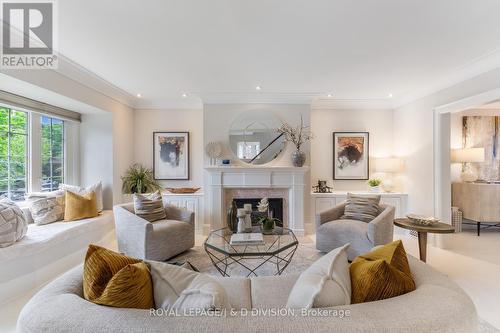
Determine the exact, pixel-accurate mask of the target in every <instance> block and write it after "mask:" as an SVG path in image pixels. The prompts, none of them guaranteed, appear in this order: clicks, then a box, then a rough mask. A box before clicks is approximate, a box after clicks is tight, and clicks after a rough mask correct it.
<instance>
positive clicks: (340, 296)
mask: <svg viewBox="0 0 500 333" xmlns="http://www.w3.org/2000/svg"><path fill="white" fill-rule="evenodd" d="M348 247H349V244H346V245H344V246H342V247H339V248H336V249H334V250H332V251H330V252H329V253H327V254H325V255H324V256H323V257H321V258H319V259H318V260H316V261H315V262H314V263H313V264H312V265H311V266H310V267H309V268H308V269H306V270H305V271H304V272H302V274H300V276H299V278H298V280H297V282H295V285H294V286H293V288H292V291H291V293H290V296H289V297H288V301H287V303H286V306H287V308H291V309H310V308H326V307H331V306H337V305H347V304H350V303H351V277H350V274H349V262H348V261H347V248H348Z"/></svg>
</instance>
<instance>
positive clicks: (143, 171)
mask: <svg viewBox="0 0 500 333" xmlns="http://www.w3.org/2000/svg"><path fill="white" fill-rule="evenodd" d="M159 189H161V186H160V184H158V182H157V181H156V180H155V179H154V177H153V171H152V170H151V169H149V168H146V167H145V166H143V165H141V164H138V163H135V164H132V165H131V166H130V167H129V168H128V169H127V171H126V172H125V175H124V176H123V177H122V192H123V193H124V194H132V193H152V192H155V191H157V190H159Z"/></svg>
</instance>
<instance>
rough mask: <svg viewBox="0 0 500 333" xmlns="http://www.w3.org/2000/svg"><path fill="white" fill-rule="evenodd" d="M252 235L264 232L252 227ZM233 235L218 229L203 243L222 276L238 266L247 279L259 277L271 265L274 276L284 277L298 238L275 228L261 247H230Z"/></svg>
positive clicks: (288, 231) (288, 230) (285, 230)
mask: <svg viewBox="0 0 500 333" xmlns="http://www.w3.org/2000/svg"><path fill="white" fill-rule="evenodd" d="M252 232H261V228H260V227H253V230H252ZM232 234H233V232H232V231H231V230H230V229H229V228H222V229H217V230H214V231H212V232H210V234H209V235H208V238H207V240H206V241H205V243H204V248H205V251H206V253H207V255H208V256H209V257H210V260H211V261H212V264H213V265H214V266H215V268H216V269H217V270H218V271H219V273H220V274H221V275H222V276H230V273H231V268H232V267H233V266H235V265H238V266H239V268H240V270H243V272H244V274H245V273H246V274H247V275H246V276H251V275H253V276H258V275H257V272H258V271H259V270H260V269H262V270H263V269H264V268H266V267H267V268H269V266H270V265H271V266H272V268H273V271H274V274H275V275H281V273H283V271H284V270H285V268H286V267H287V266H288V264H289V263H290V261H291V260H292V258H293V255H294V254H295V251H296V250H297V246H298V244H299V242H298V240H297V237H295V234H294V233H293V231H292V230H290V229H288V228H282V227H276V228H275V229H274V230H273V231H272V232H269V233H265V234H264V235H263V238H264V244H262V245H231V243H230V242H231V236H232Z"/></svg>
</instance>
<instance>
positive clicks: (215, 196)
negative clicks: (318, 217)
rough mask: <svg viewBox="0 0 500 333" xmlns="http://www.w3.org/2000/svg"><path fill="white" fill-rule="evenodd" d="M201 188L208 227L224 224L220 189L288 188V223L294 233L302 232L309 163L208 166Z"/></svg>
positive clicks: (222, 192) (222, 200)
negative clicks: (295, 164)
mask: <svg viewBox="0 0 500 333" xmlns="http://www.w3.org/2000/svg"><path fill="white" fill-rule="evenodd" d="M205 171H206V173H207V184H206V185H207V186H206V188H205V191H206V192H207V193H206V196H205V200H206V204H207V211H206V213H207V216H205V217H206V218H208V220H209V222H210V228H211V229H218V228H222V227H224V226H225V224H226V221H225V220H226V212H225V211H224V189H226V188H233V189H234V188H242V189H244V188H252V189H259V188H262V189H268V188H279V189H288V200H289V205H288V227H289V228H290V229H292V230H293V231H294V232H295V233H296V234H297V235H303V234H304V194H305V192H304V189H305V184H306V174H307V173H308V172H309V167H300V168H296V167H287V166H283V167H282V166H255V167H245V166H241V167H240V166H208V167H205Z"/></svg>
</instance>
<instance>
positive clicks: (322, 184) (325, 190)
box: [313, 180, 333, 193]
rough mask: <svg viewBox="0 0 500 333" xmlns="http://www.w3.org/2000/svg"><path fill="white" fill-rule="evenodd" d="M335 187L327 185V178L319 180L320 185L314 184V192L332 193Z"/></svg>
mask: <svg viewBox="0 0 500 333" xmlns="http://www.w3.org/2000/svg"><path fill="white" fill-rule="evenodd" d="M332 190H333V187H330V186H328V185H326V180H318V185H315V186H313V192H314V193H332Z"/></svg>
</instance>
